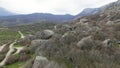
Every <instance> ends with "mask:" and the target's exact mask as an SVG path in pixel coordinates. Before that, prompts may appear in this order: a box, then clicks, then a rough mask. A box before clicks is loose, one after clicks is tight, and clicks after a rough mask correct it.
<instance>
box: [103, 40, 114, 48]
mask: <svg viewBox="0 0 120 68" xmlns="http://www.w3.org/2000/svg"><path fill="white" fill-rule="evenodd" d="M102 43H103V46H104V47H106V48H110V47H112V41H111V39H106V40H104V41H103V42H102Z"/></svg>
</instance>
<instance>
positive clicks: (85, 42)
mask: <svg viewBox="0 0 120 68" xmlns="http://www.w3.org/2000/svg"><path fill="white" fill-rule="evenodd" d="M77 47H78V48H80V49H86V50H87V49H91V47H92V39H91V36H88V37H84V38H82V39H81V40H80V41H79V42H78V43H77Z"/></svg>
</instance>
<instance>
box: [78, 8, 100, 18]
mask: <svg viewBox="0 0 120 68" xmlns="http://www.w3.org/2000/svg"><path fill="white" fill-rule="evenodd" d="M101 10H102V9H101V8H86V9H84V10H83V11H82V12H81V13H79V14H78V15H76V17H82V16H88V15H92V14H95V13H98V12H100V11H101Z"/></svg>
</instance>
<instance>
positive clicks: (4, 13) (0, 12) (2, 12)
mask: <svg viewBox="0 0 120 68" xmlns="http://www.w3.org/2000/svg"><path fill="white" fill-rule="evenodd" d="M10 15H14V13H12V12H10V11H8V10H6V9H4V8H1V7H0V16H10Z"/></svg>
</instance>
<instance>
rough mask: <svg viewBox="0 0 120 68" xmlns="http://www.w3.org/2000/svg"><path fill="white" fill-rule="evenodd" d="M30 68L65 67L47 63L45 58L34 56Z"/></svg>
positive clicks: (55, 63) (52, 62) (51, 62)
mask: <svg viewBox="0 0 120 68" xmlns="http://www.w3.org/2000/svg"><path fill="white" fill-rule="evenodd" d="M32 68H66V66H65V65H64V64H58V63H57V62H55V61H49V60H48V59H47V58H46V57H43V56H36V58H35V61H34V64H33V66H32Z"/></svg>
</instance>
